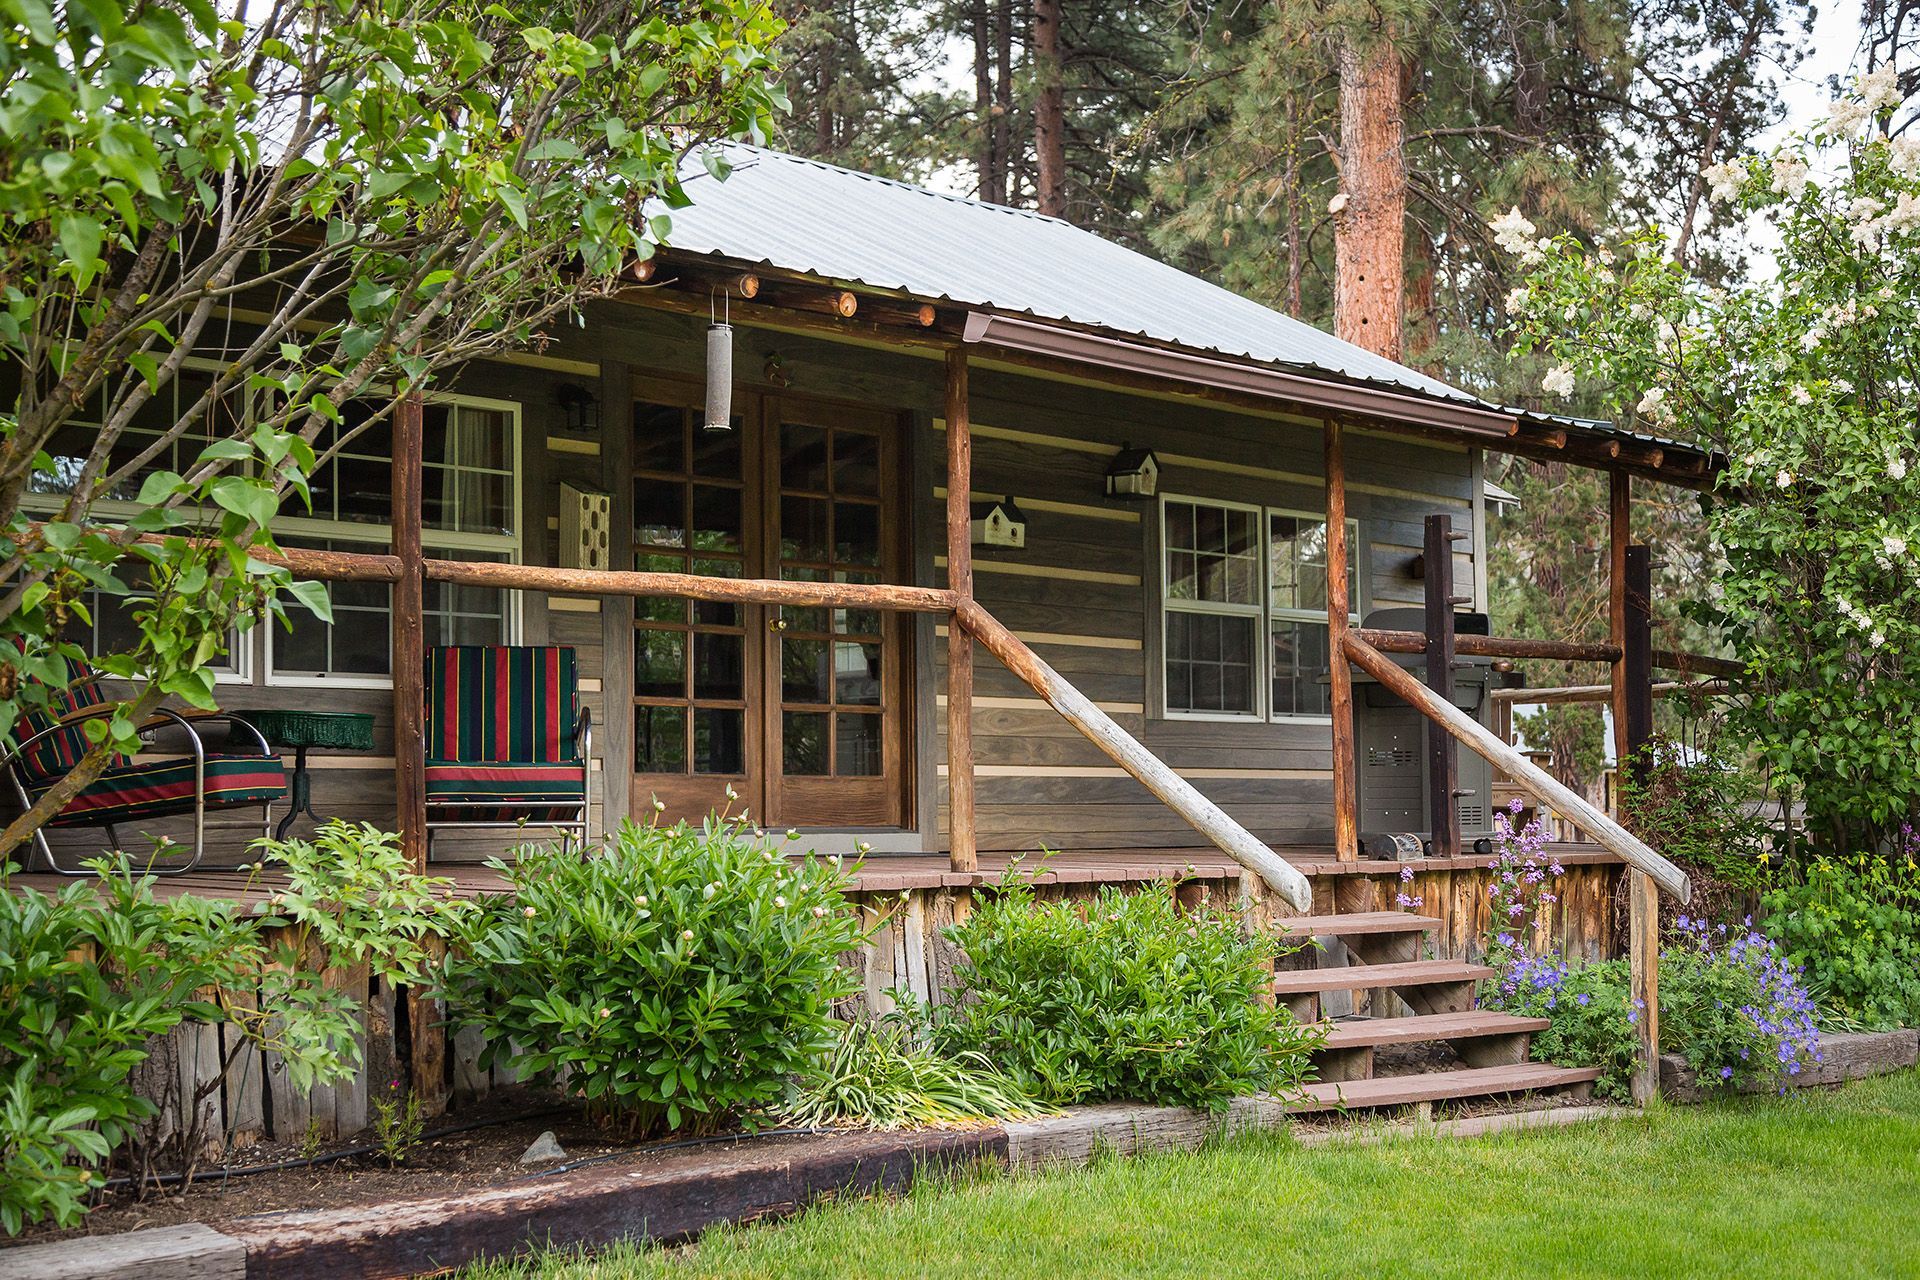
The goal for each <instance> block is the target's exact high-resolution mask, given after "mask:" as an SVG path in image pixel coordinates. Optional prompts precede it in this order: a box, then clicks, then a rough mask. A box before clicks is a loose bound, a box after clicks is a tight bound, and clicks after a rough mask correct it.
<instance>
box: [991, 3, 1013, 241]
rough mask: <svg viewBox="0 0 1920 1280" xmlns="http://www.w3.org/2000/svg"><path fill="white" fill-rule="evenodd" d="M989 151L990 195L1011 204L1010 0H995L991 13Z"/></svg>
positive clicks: (1011, 78) (1011, 18) (1011, 28)
mask: <svg viewBox="0 0 1920 1280" xmlns="http://www.w3.org/2000/svg"><path fill="white" fill-rule="evenodd" d="M993 64H994V66H993V69H994V85H993V155H994V161H995V163H996V165H997V167H998V169H999V173H998V174H997V176H996V177H995V187H996V189H997V190H998V191H999V193H1000V194H999V195H997V196H995V197H993V199H995V200H998V201H999V202H1000V203H1002V204H1012V203H1013V200H1014V191H1015V186H1016V184H1015V182H1014V177H1013V0H999V3H997V4H996V5H995V6H994V13H993Z"/></svg>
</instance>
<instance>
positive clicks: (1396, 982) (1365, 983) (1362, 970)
mask: <svg viewBox="0 0 1920 1280" xmlns="http://www.w3.org/2000/svg"><path fill="white" fill-rule="evenodd" d="M1494 972H1495V971H1494V970H1492V969H1489V968H1488V967H1487V966H1486V965H1483V964H1463V963H1461V962H1460V961H1458V960H1406V961H1402V962H1400V963H1397V964H1349V965H1342V966H1339V967H1337V968H1332V969H1295V970H1291V971H1289V972H1287V973H1277V974H1275V975H1274V977H1273V993H1274V994H1275V995H1281V996H1286V995H1305V994H1308V993H1310V992H1315V991H1358V990H1361V989H1362V988H1365V987H1424V986H1431V985H1433V984H1435V983H1441V982H1478V981H1479V980H1480V979H1481V978H1490V977H1492V976H1493V974H1494Z"/></svg>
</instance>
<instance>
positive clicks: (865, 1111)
mask: <svg viewBox="0 0 1920 1280" xmlns="http://www.w3.org/2000/svg"><path fill="white" fill-rule="evenodd" d="M1050 1111H1052V1108H1051V1107H1049V1106H1047V1105H1046V1104H1045V1103H1043V1102H1041V1101H1040V1100H1039V1099H1037V1098H1034V1097H1032V1096H1031V1095H1029V1094H1028V1093H1027V1092H1026V1091H1025V1090H1024V1089H1022V1088H1021V1087H1020V1086H1019V1085H1018V1084H1017V1083H1015V1082H1014V1081H1013V1080H1012V1079H1010V1078H1009V1077H1007V1076H1006V1075H1005V1074H1003V1073H1002V1072H1000V1071H999V1070H998V1069H997V1068H995V1067H994V1065H993V1064H992V1063H991V1062H988V1061H987V1060H986V1058H984V1057H983V1056H981V1055H980V1054H977V1053H960V1054H955V1055H952V1056H949V1055H947V1054H944V1053H941V1052H940V1051H939V1050H937V1049H935V1048H934V1047H933V1046H931V1045H929V1044H926V1043H924V1042H923V1041H922V1040H921V1039H920V1038H918V1037H917V1036H916V1035H915V1033H914V1030H913V1027H912V1025H911V1023H910V1021H909V1019H907V1018H899V1017H896V1018H885V1019H881V1020H880V1021H878V1022H869V1021H856V1022H848V1023H843V1024H842V1025H841V1028H840V1036H839V1039H838V1040H837V1041H836V1042H835V1044H834V1047H833V1051H832V1052H831V1053H829V1054H828V1055H827V1056H826V1058H825V1059H823V1060H822V1061H821V1062H820V1063H818V1064H817V1065H816V1066H814V1067H813V1068H812V1069H811V1070H809V1071H808V1072H807V1074H806V1076H805V1077H804V1078H803V1079H802V1080H801V1082H800V1087H799V1088H798V1090H796V1092H795V1096H794V1099H793V1101H792V1102H790V1103H789V1104H788V1106H787V1108H786V1114H787V1118H788V1119H790V1120H792V1121H794V1122H795V1123H796V1124H806V1125H838V1124H857V1125H865V1126H868V1127H871V1128H874V1129H900V1128H904V1127H906V1126H908V1125H928V1124H932V1125H939V1124H955V1123H960V1122H964V1121H967V1120H979V1119H986V1118H994V1117H998V1118H1005V1119H1020V1118H1024V1117H1027V1116H1032V1115H1039V1114H1042V1113H1046V1112H1050Z"/></svg>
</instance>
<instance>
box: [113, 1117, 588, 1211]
mask: <svg viewBox="0 0 1920 1280" xmlns="http://www.w3.org/2000/svg"><path fill="white" fill-rule="evenodd" d="M569 1110H571V1108H568V1107H548V1108H546V1109H545V1110H544V1111H529V1112H525V1113H523V1114H519V1115H507V1116H495V1117H493V1118H492V1119H490V1120H470V1121H468V1122H467V1123H466V1124H456V1125H449V1126H448V1127H447V1128H445V1129H435V1130H434V1131H433V1132H431V1133H423V1134H421V1135H420V1141H421V1142H423V1143H425V1142H432V1141H434V1140H436V1139H438V1138H450V1137H452V1136H453V1135H454V1134H456V1133H471V1132H472V1131H473V1130H475V1129H491V1128H493V1127H494V1126H496V1125H503V1124H513V1123H514V1122H516V1121H519V1120H543V1119H545V1118H546V1117H548V1116H557V1115H560V1114H561V1113H562V1112H566V1111H569ZM378 1150H380V1145H379V1144H378V1143H367V1144H365V1145H362V1146H358V1147H345V1148H342V1149H341V1150H339V1151H328V1152H325V1153H323V1154H321V1155H317V1156H302V1157H299V1158H297V1159H293V1160H276V1161H274V1162H273V1163H272V1164H249V1165H242V1166H241V1167H239V1168H237V1169H220V1170H217V1171H214V1172H210V1173H204V1174H196V1175H195V1176H194V1179H193V1180H194V1182H195V1183H196V1184H197V1183H202V1182H226V1181H228V1180H229V1179H232V1178H248V1177H252V1176H253V1175H254V1174H256V1173H281V1172H284V1171H285V1170H288V1169H317V1168H319V1167H320V1166H321V1165H323V1164H334V1163H336V1162H338V1161H341V1160H351V1159H353V1158H354V1157H355V1156H365V1155H372V1154H373V1153H374V1152H376V1151H378ZM186 1180H187V1179H186V1175H185V1174H179V1173H156V1174H153V1175H151V1176H149V1177H145V1178H108V1179H107V1180H106V1181H105V1182H102V1183H101V1184H100V1190H102V1191H111V1190H113V1189H114V1188H116V1187H130V1186H133V1185H134V1184H135V1183H139V1184H140V1185H141V1186H147V1187H170V1186H173V1185H175V1184H177V1183H182V1182H185V1181H186Z"/></svg>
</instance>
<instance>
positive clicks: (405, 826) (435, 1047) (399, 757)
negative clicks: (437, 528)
mask: <svg viewBox="0 0 1920 1280" xmlns="http://www.w3.org/2000/svg"><path fill="white" fill-rule="evenodd" d="M423 418H424V406H423V405H422V403H421V400H420V393H419V392H417V391H415V392H409V393H408V394H406V395H405V396H403V397H402V398H401V400H400V403H399V404H398V405H396V406H395V407H394V413H393V513H392V515H393V554H394V558H395V559H397V560H398V561H399V562H400V572H399V576H398V577H397V578H395V579H394V583H393V798H394V812H395V819H396V821H397V822H398V823H399V827H400V847H401V849H402V850H403V851H404V852H405V853H406V855H407V857H408V858H410V859H411V860H412V862H413V865H414V868H415V870H417V871H421V872H425V871H426V869H427V758H426V757H427V740H426V731H427V726H426V715H427V697H426V666H427V651H426V621H425V614H426V590H427V578H426V564H425V557H424V554H423V553H422V551H421V548H420V500H421V495H422V494H423V493H424V491H425V489H424V479H423V474H422V473H423V467H422V454H423V452H424V451H425V448H426V443H425V436H426V430H425V423H424V422H423ZM406 998H407V1032H408V1040H409V1048H410V1053H409V1055H408V1056H409V1060H410V1070H409V1072H408V1074H409V1076H410V1077H411V1078H410V1081H409V1083H410V1084H411V1086H412V1088H413V1096H414V1097H415V1098H417V1099H419V1101H420V1105H421V1107H422V1109H424V1110H425V1112H426V1113H427V1114H428V1115H438V1114H440V1112H442V1111H443V1110H445V1109H446V1099H447V1088H446V1064H447V1029H446V1021H445V1017H444V1015H443V1014H442V1011H441V1009H440V1006H439V1003H438V1002H437V1001H435V1000H433V999H431V998H430V997H429V996H428V995H427V993H426V990H425V989H424V988H422V987H417V986H416V987H409V988H407V996H406Z"/></svg>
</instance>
